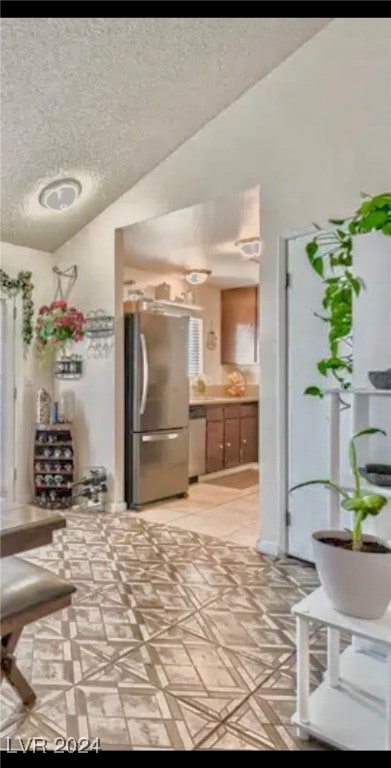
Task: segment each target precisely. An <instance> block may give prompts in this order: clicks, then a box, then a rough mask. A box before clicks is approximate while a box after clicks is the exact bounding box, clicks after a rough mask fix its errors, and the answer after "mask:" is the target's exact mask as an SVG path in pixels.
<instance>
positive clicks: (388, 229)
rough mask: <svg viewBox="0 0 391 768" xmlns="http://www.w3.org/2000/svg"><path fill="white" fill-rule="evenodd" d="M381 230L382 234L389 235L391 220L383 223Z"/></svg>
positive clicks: (390, 233)
mask: <svg viewBox="0 0 391 768" xmlns="http://www.w3.org/2000/svg"><path fill="white" fill-rule="evenodd" d="M381 231H382V232H383V235H388V236H390V235H391V221H387V224H384V226H383V227H382V230H381Z"/></svg>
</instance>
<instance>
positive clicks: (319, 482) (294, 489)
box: [289, 480, 349, 499]
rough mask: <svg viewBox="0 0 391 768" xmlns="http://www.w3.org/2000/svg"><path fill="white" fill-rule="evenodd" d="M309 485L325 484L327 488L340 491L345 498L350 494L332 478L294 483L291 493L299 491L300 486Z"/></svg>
mask: <svg viewBox="0 0 391 768" xmlns="http://www.w3.org/2000/svg"><path fill="white" fill-rule="evenodd" d="M307 485H324V486H326V488H332V489H333V490H334V491H338V493H340V494H341V496H343V497H344V499H348V498H349V495H348V494H347V493H346V491H344V490H343V488H339V487H338V485H335V483H332V482H331V480H307V481H306V482H304V483H298V485H294V486H293V488H290V489H289V493H292V492H293V491H297V490H298V488H306V487H307Z"/></svg>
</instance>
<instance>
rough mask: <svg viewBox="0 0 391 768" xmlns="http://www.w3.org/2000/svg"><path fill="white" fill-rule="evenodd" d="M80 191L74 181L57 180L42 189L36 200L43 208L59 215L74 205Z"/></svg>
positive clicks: (79, 187)
mask: <svg viewBox="0 0 391 768" xmlns="http://www.w3.org/2000/svg"><path fill="white" fill-rule="evenodd" d="M81 190H82V186H81V184H80V182H79V181H77V180H76V179H57V181H52V182H51V183H50V184H48V185H47V186H46V187H44V188H43V190H42V191H41V192H40V194H39V198H38V199H39V202H40V204H41V205H42V207H43V208H48V210H50V211H57V212H58V213H61V211H65V210H67V208H71V207H72V205H74V204H75V202H76V200H77V199H78V197H79V196H80V194H81Z"/></svg>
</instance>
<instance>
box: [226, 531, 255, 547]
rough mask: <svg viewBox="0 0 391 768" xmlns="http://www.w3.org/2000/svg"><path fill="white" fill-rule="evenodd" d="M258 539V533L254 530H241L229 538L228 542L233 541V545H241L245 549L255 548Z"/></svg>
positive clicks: (234, 532) (231, 534)
mask: <svg viewBox="0 0 391 768" xmlns="http://www.w3.org/2000/svg"><path fill="white" fill-rule="evenodd" d="M258 539H259V534H258V532H257V531H254V530H253V529H252V528H241V529H240V530H238V531H233V533H230V534H229V535H228V536H227V541H231V542H233V544H240V545H241V546H243V547H255V545H256V543H257V541H258Z"/></svg>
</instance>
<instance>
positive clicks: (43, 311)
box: [39, 304, 50, 315]
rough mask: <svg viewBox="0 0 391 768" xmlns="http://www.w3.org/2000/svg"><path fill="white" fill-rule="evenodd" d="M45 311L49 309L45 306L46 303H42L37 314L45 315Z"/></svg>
mask: <svg viewBox="0 0 391 768" xmlns="http://www.w3.org/2000/svg"><path fill="white" fill-rule="evenodd" d="M47 312H50V309H49V307H47V306H46V304H44V305H43V306H42V307H41V308H40V310H39V314H40V315H45V314H46V313H47Z"/></svg>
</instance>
